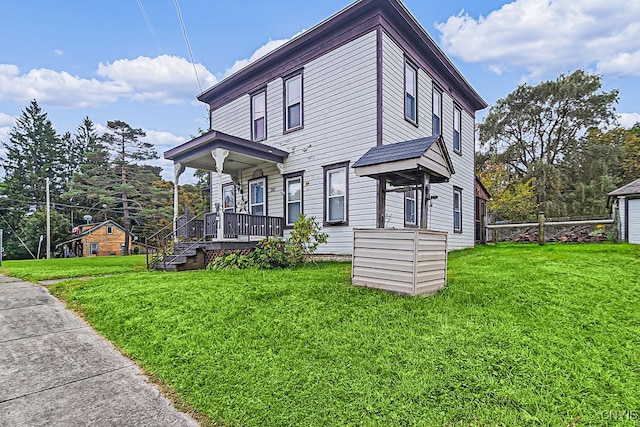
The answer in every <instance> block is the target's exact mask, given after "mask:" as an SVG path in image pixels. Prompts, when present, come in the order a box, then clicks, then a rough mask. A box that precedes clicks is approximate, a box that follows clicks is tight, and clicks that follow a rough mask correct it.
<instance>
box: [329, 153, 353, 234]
mask: <svg viewBox="0 0 640 427" xmlns="http://www.w3.org/2000/svg"><path fill="white" fill-rule="evenodd" d="M347 168H348V164H345V163H343V164H339V165H333V166H326V167H325V170H324V182H325V201H324V212H325V222H326V223H328V224H342V223H346V222H347V221H348V219H347V211H348V207H347V205H348V199H347V197H348V188H349V187H348V177H347Z"/></svg>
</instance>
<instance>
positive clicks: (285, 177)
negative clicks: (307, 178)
mask: <svg viewBox="0 0 640 427" xmlns="http://www.w3.org/2000/svg"><path fill="white" fill-rule="evenodd" d="M303 175H304V171H300V172H292V173H288V174H286V175H283V176H282V182H283V185H284V197H283V199H284V200H283V203H284V209H283V212H284V228H285V229H291V228H293V224H294V223H295V221H294V222H292V223H289V222H288V219H289V218H288V215H289V210H288V207H289V191H288V188H287V184H288V182H289V180H293V179H300V213H304V176H303ZM296 221H297V218H296Z"/></svg>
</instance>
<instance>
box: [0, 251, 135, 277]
mask: <svg viewBox="0 0 640 427" xmlns="http://www.w3.org/2000/svg"><path fill="white" fill-rule="evenodd" d="M146 265H147V261H146V256H145V255H129V256H114V257H87V258H52V259H38V260H36V259H32V260H19V261H3V262H2V267H0V274H4V275H6V276H13V277H19V278H21V279H24V280H31V281H40V280H48V279H64V278H68V277H83V276H101V275H105V274H120V273H129V272H132V271H142V270H144V269H145V268H146Z"/></svg>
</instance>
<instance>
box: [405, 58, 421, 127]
mask: <svg viewBox="0 0 640 427" xmlns="http://www.w3.org/2000/svg"><path fill="white" fill-rule="evenodd" d="M404 117H405V119H407V120H409V121H410V122H411V123H413V124H417V123H418V71H417V70H416V68H415V67H414V66H413V65H411V64H410V63H409V62H406V61H405V63H404Z"/></svg>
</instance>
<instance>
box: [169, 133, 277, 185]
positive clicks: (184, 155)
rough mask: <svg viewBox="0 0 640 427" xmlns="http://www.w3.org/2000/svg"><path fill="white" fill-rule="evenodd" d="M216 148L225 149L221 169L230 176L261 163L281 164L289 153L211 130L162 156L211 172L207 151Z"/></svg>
mask: <svg viewBox="0 0 640 427" xmlns="http://www.w3.org/2000/svg"><path fill="white" fill-rule="evenodd" d="M217 148H220V149H223V150H228V151H229V155H228V156H227V158H226V159H225V161H224V167H223V169H224V170H223V171H222V172H224V173H228V174H231V175H235V174H237V173H238V172H240V171H241V170H244V169H247V168H250V167H254V166H258V165H260V164H262V163H264V162H270V163H282V162H284V159H286V158H287V156H288V155H289V153H288V152H286V151H283V150H280V149H278V148H275V147H271V146H269V145H266V144H261V143H258V142H253V141H249V140H247V139H243V138H238V137H235V136H231V135H227V134H225V133H222V132H219V131H216V130H212V131H209V132H207V133H205V134H204V135H200V136H199V137H197V138H194V139H192V140H191V141H189V142H185V143H184V144H182V145H179V146H177V147H175V148H172V149H171V150H169V151H165V153H164V158H165V159H167V160H172V161H173V163H174V164H176V163H180V164H181V165H182V166H184V167H188V168H194V169H204V170H210V171H215V170H216V162H215V160H214V159H213V156H212V155H211V152H212V151H213V150H215V149H217Z"/></svg>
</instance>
